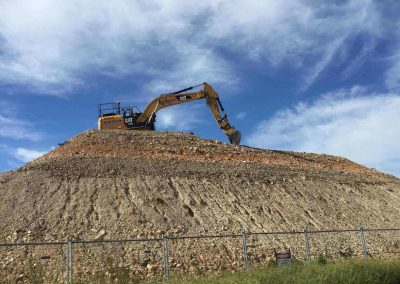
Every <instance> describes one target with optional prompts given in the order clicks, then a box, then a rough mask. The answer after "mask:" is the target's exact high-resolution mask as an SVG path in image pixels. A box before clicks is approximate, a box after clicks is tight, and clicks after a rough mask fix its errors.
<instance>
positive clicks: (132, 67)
mask: <svg viewBox="0 0 400 284" xmlns="http://www.w3.org/2000/svg"><path fill="white" fill-rule="evenodd" d="M399 14H400V2H399V1H394V0H393V1H390V0H387V1H371V0H349V1H339V0H338V1H313V0H307V1H306V0H304V1H301V0H288V1H272V0H265V1H251V0H250V1H238V0H231V1H227V0H226V1H224V0H215V1H178V0H168V1H165V0H164V1H161V0H159V1H122V0H121V1H98V0H97V1H94V0H88V1H76V0H70V1H50V0H36V1H26V0H25V1H23V0H13V1H2V0H0V155H1V159H0V171H6V170H10V169H15V168H16V167H19V166H21V165H22V164H24V163H25V162H27V161H29V160H31V159H34V158H35V157H37V156H38V155H40V154H43V153H45V152H47V151H49V150H51V149H52V148H54V147H56V146H57V144H58V143H61V142H63V141H65V140H68V139H69V138H71V137H72V136H74V135H76V134H78V133H80V132H82V131H84V130H86V129H88V128H95V127H96V124H97V104H98V103H103V102H112V101H114V100H120V101H121V102H123V103H125V104H131V105H137V106H139V108H141V109H144V107H145V106H146V104H147V103H148V102H149V101H150V100H151V99H152V98H154V97H156V96H158V95H159V94H161V93H165V92H169V91H175V90H179V89H182V88H185V87H188V86H192V85H195V84H198V83H201V82H204V81H207V82H209V83H211V84H212V85H213V86H214V88H215V89H216V90H217V92H218V93H219V94H220V96H221V99H222V103H223V105H224V107H225V109H226V112H227V114H228V116H229V117H230V121H231V123H232V124H233V125H235V127H236V128H238V129H239V130H241V132H242V142H243V144H246V145H250V146H255V147H259V148H267V149H281V150H293V151H304V152H315V153H327V154H334V155H340V156H344V157H347V158H349V159H352V160H354V161H356V162H358V163H361V164H363V165H366V166H368V167H373V168H377V169H379V170H381V171H384V172H387V173H392V174H395V175H397V176H400V147H399V145H400V135H399V134H400V123H399V121H400V76H399V74H400V17H399V16H398V15H399ZM157 118H158V120H157V128H158V129H160V130H179V131H192V132H194V133H195V134H197V135H199V136H201V137H205V138H212V139H219V140H222V141H226V138H225V137H224V135H223V134H222V132H220V130H219V129H218V127H217V125H216V123H215V121H214V120H213V117H212V116H211V113H210V112H209V110H208V109H207V106H206V105H205V103H204V102H203V101H199V102H195V103H190V104H185V105H181V106H176V107H172V108H168V109H164V110H162V111H160V112H159V114H158V117H157Z"/></svg>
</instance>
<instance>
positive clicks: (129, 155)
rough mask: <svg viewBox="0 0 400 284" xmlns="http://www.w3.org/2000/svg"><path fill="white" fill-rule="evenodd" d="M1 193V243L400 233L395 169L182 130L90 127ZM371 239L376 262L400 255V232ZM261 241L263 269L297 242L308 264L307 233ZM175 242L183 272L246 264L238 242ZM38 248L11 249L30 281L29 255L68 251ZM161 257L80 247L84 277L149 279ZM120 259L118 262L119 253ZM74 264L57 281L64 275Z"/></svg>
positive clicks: (9, 266)
mask: <svg viewBox="0 0 400 284" xmlns="http://www.w3.org/2000/svg"><path fill="white" fill-rule="evenodd" d="M0 195H1V197H2V199H1V204H0V216H2V220H1V222H0V229H1V230H0V242H1V243H8V242H33V241H57V240H67V239H73V240H93V239H124V238H129V239H131V238H151V237H159V236H160V235H163V234H166V235H174V236H179V235H204V234H226V233H239V232H240V231H241V230H242V229H244V230H246V231H248V232H261V231H299V230H300V231H301V230H304V228H306V227H307V228H308V229H310V230H323V229H349V228H356V229H357V228H359V227H360V226H361V225H363V226H365V227H367V228H382V227H387V228H395V227H397V228H400V180H399V179H397V178H395V177H394V176H391V175H387V174H384V173H380V172H378V171H376V170H374V169H369V168H366V167H364V166H361V165H359V164H356V163H354V162H352V161H350V160H347V159H345V158H341V157H335V156H329V155H319V154H310V153H296V152H285V151H272V150H261V149H255V148H251V147H246V146H234V145H228V144H225V143H222V142H219V141H214V140H203V139H200V138H199V137H197V136H195V135H192V134H190V133H180V132H154V131H124V130H104V131H97V130H88V131H86V132H83V133H81V134H80V135H78V136H76V137H74V138H72V139H71V140H69V141H66V143H65V144H64V145H62V146H60V147H57V148H56V149H54V150H53V151H51V152H50V153H48V154H46V155H44V156H42V157H40V158H38V159H36V160H34V161H32V162H30V163H28V164H26V165H25V166H23V167H21V168H19V169H18V170H16V171H12V172H8V173H3V174H1V175H0ZM367 237H368V251H369V253H370V256H371V257H384V256H385V254H387V253H389V254H390V255H392V256H393V255H399V254H400V233H397V235H396V233H393V232H388V233H385V234H383V233H369V235H368V236H367ZM311 243H312V247H313V253H314V254H317V253H324V254H325V255H326V256H327V257H337V256H340V255H343V253H344V252H346V251H347V252H349V251H350V254H354V255H357V254H358V255H359V254H360V246H359V236H358V235H357V234H348V235H334V234H331V235H321V236H318V237H317V236H315V237H313V239H312V240H311ZM249 245H250V249H249V254H250V260H251V264H252V265H254V266H255V265H262V264H265V263H267V262H269V261H270V260H271V259H272V257H273V251H274V250H287V249H288V248H289V247H290V248H291V250H292V251H293V254H294V256H295V257H296V258H297V259H299V260H304V239H303V236H301V235H298V236H286V237H270V238H266V237H261V236H260V237H253V238H250V239H249ZM170 247H171V253H170V254H171V255H170V257H171V258H170V265H171V269H172V270H174V271H175V273H176V274H182V275H185V274H198V273H204V272H210V271H223V270H239V269H241V266H242V263H241V259H240V255H241V254H240V250H241V246H240V240H238V239H212V240H211V239H210V240H203V241H200V240H199V241H195V240H185V241H182V240H181V241H178V240H176V241H171V244H170ZM28 250H29V249H28V248H21V249H15V250H11V249H6V248H4V249H3V248H2V249H1V250H0V253H2V258H1V263H0V264H1V265H2V266H1V267H2V270H1V273H2V274H3V276H4V275H8V276H7V277H11V278H10V279H16V277H21V279H24V277H25V278H26V277H27V276H26V275H25V274H24V273H25V272H24V269H23V266H22V265H19V264H21V263H24V262H26V261H28V260H27V259H28V257H27V256H28V255H29V257H31V258H35V257H38V256H39V255H40V254H43V253H46V254H53V255H55V254H57V253H58V254H59V256H58V257H59V259H60V263H63V262H62V261H63V259H64V257H65V255H64V256H63V253H65V250H64V249H59V248H54V249H52V248H47V249H44V250H43V251H41V252H39V251H37V252H34V253H32V251H28ZM161 254H162V250H161V244H158V243H157V244H150V243H148V244H147V245H145V244H140V245H119V246H118V245H117V244H113V245H104V246H102V247H100V246H93V245H92V246H90V245H82V246H81V247H77V249H76V253H75V257H76V259H77V260H79V261H80V262H78V264H77V267H76V268H75V272H74V273H76V274H77V275H79V277H81V278H82V279H84V278H85V277H88V275H91V274H93V273H96V271H103V272H104V271H106V270H107V269H109V266H110V265H111V266H112V265H115V264H110V262H113V261H115V262H116V263H118V265H119V266H121V265H123V266H124V267H128V270H129V273H132V274H134V275H136V276H137V277H139V278H145V277H155V276H157V275H161V273H160V271H161V270H162V263H161V262H160V261H159V260H160V259H161ZM113 255H115V256H116V258H115V259H114V260H113V259H110V258H109V257H112V256H113ZM117 255H118V257H117ZM105 256H107V257H105ZM130 257H131V258H130ZM53 258H54V261H56V259H57V257H56V256H54V257H53ZM79 263H80V264H79ZM54 265H55V264H54ZM62 265H64V264H62ZM107 265H108V266H107ZM25 267H26V265H25ZM107 267H108V268H107ZM64 268H65V267H64V266H63V267H60V275H59V276H56V277H58V278H56V279H55V280H58V279H61V277H62V275H61V274H62V273H64V271H65V269H64ZM13 277H14V278H13ZM49 277H50V276H49Z"/></svg>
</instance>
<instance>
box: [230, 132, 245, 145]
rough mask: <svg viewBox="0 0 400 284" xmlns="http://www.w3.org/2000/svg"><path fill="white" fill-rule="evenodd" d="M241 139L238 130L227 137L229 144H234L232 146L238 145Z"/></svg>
mask: <svg viewBox="0 0 400 284" xmlns="http://www.w3.org/2000/svg"><path fill="white" fill-rule="evenodd" d="M241 138H242V134H241V133H240V131H238V130H236V131H235V132H233V133H232V134H230V135H229V136H228V139H229V141H230V142H231V144H234V145H239V144H240V139H241Z"/></svg>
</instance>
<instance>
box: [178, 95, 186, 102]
mask: <svg viewBox="0 0 400 284" xmlns="http://www.w3.org/2000/svg"><path fill="white" fill-rule="evenodd" d="M187 99H188V98H187V96H178V100H180V101H186V100H187Z"/></svg>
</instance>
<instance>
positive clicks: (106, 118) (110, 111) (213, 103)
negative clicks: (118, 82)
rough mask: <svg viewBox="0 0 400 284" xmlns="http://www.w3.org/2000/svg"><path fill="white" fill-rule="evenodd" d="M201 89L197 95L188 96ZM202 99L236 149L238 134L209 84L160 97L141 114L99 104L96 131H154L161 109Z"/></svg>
mask: <svg viewBox="0 0 400 284" xmlns="http://www.w3.org/2000/svg"><path fill="white" fill-rule="evenodd" d="M200 86H202V89H201V90H200V91H197V92H189V91H191V90H193V89H195V88H196V87H200ZM201 99H205V100H206V103H207V105H208V106H209V108H210V110H211V112H212V113H213V115H214V118H215V120H216V121H217V123H218V126H219V128H220V129H221V130H222V131H223V132H224V133H225V135H226V136H227V137H228V139H229V142H230V143H231V144H235V145H239V144H240V139H241V133H240V131H237V130H236V129H235V128H234V127H233V126H232V125H231V124H230V123H229V121H228V117H227V115H226V114H224V113H223V112H224V108H223V107H222V104H221V102H220V99H219V96H218V94H217V92H215V90H214V89H213V87H211V85H210V84H208V83H205V82H204V83H203V84H200V85H197V86H194V87H189V88H185V89H183V90H180V91H176V92H172V93H168V94H163V95H160V96H159V97H157V98H155V99H154V100H152V101H151V102H150V103H149V104H148V105H147V107H146V109H145V110H144V111H143V112H140V110H139V109H138V108H137V107H121V105H120V103H119V102H117V103H111V104H100V105H99V106H98V111H99V119H98V128H99V130H101V129H148V130H154V129H155V125H154V124H155V120H156V113H157V111H159V110H160V109H162V108H165V107H169V106H173V105H177V104H182V103H187V102H191V101H196V100H201Z"/></svg>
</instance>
